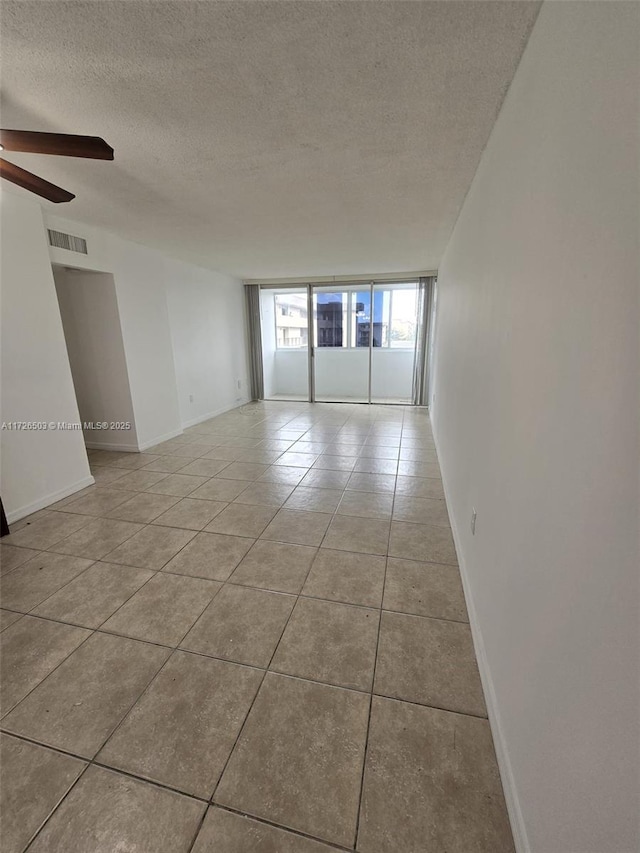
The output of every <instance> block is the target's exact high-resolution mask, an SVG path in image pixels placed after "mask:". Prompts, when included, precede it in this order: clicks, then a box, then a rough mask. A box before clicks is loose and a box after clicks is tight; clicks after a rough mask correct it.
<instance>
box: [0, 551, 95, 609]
mask: <svg viewBox="0 0 640 853" xmlns="http://www.w3.org/2000/svg"><path fill="white" fill-rule="evenodd" d="M90 565H91V560H84V559H82V558H80V557H68V556H67V555H66V554H52V553H51V552H50V551H42V553H40V554H38V555H37V556H35V557H32V558H31V559H30V560H28V561H27V562H26V563H24V564H23V565H22V566H19V567H18V568H17V569H16V570H15V571H13V572H11V573H10V574H8V575H7V576H6V577H5V578H3V580H2V604H3V605H4V607H8V608H9V610H22V611H24V612H27V611H28V610H31V609H32V608H33V607H35V606H36V604H40V602H41V601H44V600H45V598H48V597H49V596H50V595H52V594H53V593H54V592H56V591H57V590H59V589H60V587H63V586H64V585H65V584H67V583H69V581H70V580H72V579H73V578H75V577H76V575H79V574H80V573H81V572H84V570H85V569H87V568H89V566H90Z"/></svg>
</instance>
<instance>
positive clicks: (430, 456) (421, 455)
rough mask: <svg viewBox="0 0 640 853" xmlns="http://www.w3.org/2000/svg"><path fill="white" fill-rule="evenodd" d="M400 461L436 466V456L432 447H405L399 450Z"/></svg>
mask: <svg viewBox="0 0 640 853" xmlns="http://www.w3.org/2000/svg"><path fill="white" fill-rule="evenodd" d="M400 459H401V460H402V461H408V462H429V463H430V464H432V465H433V464H435V465H437V464H438V456H437V454H436V451H435V447H434V446H433V445H431V446H429V447H427V446H426V445H423V446H422V447H405V446H404V445H403V446H402V448H401V449H400Z"/></svg>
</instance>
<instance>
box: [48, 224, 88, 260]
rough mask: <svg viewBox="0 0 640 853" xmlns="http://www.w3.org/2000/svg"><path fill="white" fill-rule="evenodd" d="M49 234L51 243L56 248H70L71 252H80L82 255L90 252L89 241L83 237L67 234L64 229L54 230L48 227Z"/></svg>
mask: <svg viewBox="0 0 640 853" xmlns="http://www.w3.org/2000/svg"><path fill="white" fill-rule="evenodd" d="M47 232H48V234H49V245H50V246H55V248H56V249H68V250H69V251H70V252H80V254H82V255H87V254H89V253H88V251H87V241H86V240H85V239H84V238H83V237H74V236H73V234H65V233H64V232H62V231H53V230H52V229H51V228H47Z"/></svg>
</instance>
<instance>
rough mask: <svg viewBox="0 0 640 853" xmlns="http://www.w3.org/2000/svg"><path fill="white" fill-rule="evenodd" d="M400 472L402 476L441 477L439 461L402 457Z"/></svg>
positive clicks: (399, 464) (399, 465)
mask: <svg viewBox="0 0 640 853" xmlns="http://www.w3.org/2000/svg"><path fill="white" fill-rule="evenodd" d="M398 474H399V475H400V476H402V477H433V478H434V479H438V477H440V466H439V465H438V463H437V462H422V461H418V462H415V461H413V462H412V461H409V460H407V459H404V460H403V459H401V460H400V461H399V462H398Z"/></svg>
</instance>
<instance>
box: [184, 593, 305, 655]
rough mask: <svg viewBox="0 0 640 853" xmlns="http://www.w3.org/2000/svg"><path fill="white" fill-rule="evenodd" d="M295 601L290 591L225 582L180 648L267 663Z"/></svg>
mask: <svg viewBox="0 0 640 853" xmlns="http://www.w3.org/2000/svg"><path fill="white" fill-rule="evenodd" d="M295 601H296V599H295V597H294V596H292V595H283V594H281V593H276V592H265V591H264V590H261V589H252V588H251V587H242V586H232V585H230V584H228V585H227V586H225V587H223V588H222V589H221V590H220V592H219V593H218V595H217V596H216V597H215V598H214V599H213V601H212V602H211V604H210V605H209V606H208V607H207V609H206V610H205V611H204V613H203V614H202V616H200V618H199V619H198V621H197V622H196V624H195V625H194V626H193V628H192V629H191V630H190V631H189V633H188V634H187V636H186V637H185V638H184V640H183V641H182V642H181V643H180V648H182V649H187V650H188V651H193V652H199V653H201V654H205V655H212V656H213V657H217V658H224V659H225V660H230V661H236V662H237V663H244V664H249V665H251V666H260V667H267V666H268V665H269V661H270V660H271V656H272V655H273V652H274V651H275V648H276V646H277V645H278V642H279V640H280V637H281V636H282V632H283V631H284V626H285V625H286V624H287V619H288V618H289V616H290V615H291V611H292V610H293V605H294V604H295Z"/></svg>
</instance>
